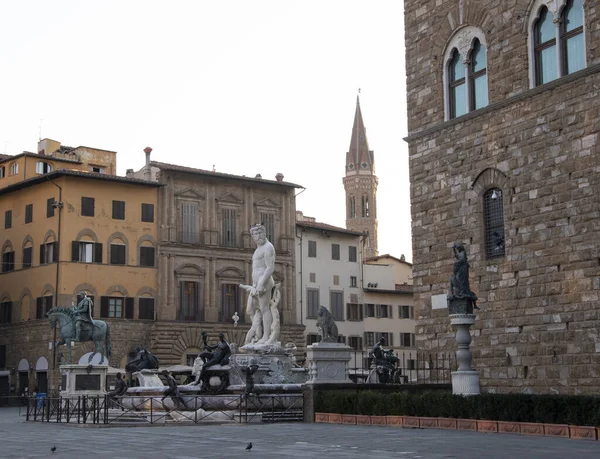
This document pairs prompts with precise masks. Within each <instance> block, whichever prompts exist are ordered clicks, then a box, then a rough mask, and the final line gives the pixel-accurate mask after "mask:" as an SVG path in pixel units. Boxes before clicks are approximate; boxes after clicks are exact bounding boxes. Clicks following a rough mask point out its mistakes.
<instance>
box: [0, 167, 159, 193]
mask: <svg viewBox="0 0 600 459" xmlns="http://www.w3.org/2000/svg"><path fill="white" fill-rule="evenodd" d="M63 176H70V177H79V178H84V179H90V180H102V181H107V182H120V183H128V184H131V185H142V186H150V187H160V186H162V185H161V184H159V183H157V182H149V181H147V180H141V179H135V178H128V177H121V176H118V175H108V174H100V173H97V172H85V171H73V170H67V169H57V170H54V171H52V172H49V173H47V174H43V175H39V176H37V177H33V178H30V179H27V180H23V181H21V182H17V183H15V184H13V185H9V186H7V187H5V188H0V195H3V194H7V193H10V192H12V191H16V190H20V189H23V188H27V187H28V186H32V185H37V184H38V183H42V182H46V181H48V180H51V179H53V178H58V177H63Z"/></svg>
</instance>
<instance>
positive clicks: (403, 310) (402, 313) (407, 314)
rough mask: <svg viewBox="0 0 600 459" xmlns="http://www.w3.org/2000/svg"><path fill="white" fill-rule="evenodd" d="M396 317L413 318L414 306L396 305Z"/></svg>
mask: <svg viewBox="0 0 600 459" xmlns="http://www.w3.org/2000/svg"><path fill="white" fill-rule="evenodd" d="M398 317H399V318H400V319H414V318H415V308H414V306H405V305H401V306H398Z"/></svg>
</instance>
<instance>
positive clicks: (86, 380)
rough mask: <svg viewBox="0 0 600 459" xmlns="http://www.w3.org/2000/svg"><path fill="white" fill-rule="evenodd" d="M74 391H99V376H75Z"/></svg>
mask: <svg viewBox="0 0 600 459" xmlns="http://www.w3.org/2000/svg"><path fill="white" fill-rule="evenodd" d="M75 390H100V375H75Z"/></svg>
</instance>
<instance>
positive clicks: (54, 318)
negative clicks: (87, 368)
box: [46, 306, 112, 364]
mask: <svg viewBox="0 0 600 459" xmlns="http://www.w3.org/2000/svg"><path fill="white" fill-rule="evenodd" d="M46 315H47V316H48V318H49V320H50V327H51V328H54V327H56V323H57V322H58V328H59V331H60V340H57V341H56V343H55V345H56V346H60V345H62V344H66V345H67V350H68V353H69V357H68V362H69V363H71V341H73V340H74V339H75V318H76V316H77V313H76V312H75V310H74V309H73V308H68V307H62V306H55V307H53V308H52V309H50V310H49V311H48V312H47V313H46ZM82 325H84V324H82ZM102 340H104V343H105V346H106V354H105V352H104V351H105V349H104V348H103V347H102ZM79 341H80V342H86V341H93V342H94V344H95V345H96V349H95V351H94V352H93V353H92V354H90V357H89V359H88V363H90V362H91V361H92V358H93V357H94V355H96V354H97V353H100V356H101V357H102V358H101V359H100V363H101V364H102V363H103V362H104V356H105V355H106V356H107V357H110V356H111V354H112V348H111V345H110V327H109V326H108V324H107V323H106V322H104V321H103V320H94V323H93V324H87V323H86V324H85V326H82V328H81V333H80V335H79ZM107 363H108V362H107Z"/></svg>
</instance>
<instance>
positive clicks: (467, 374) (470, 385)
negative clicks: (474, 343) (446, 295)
mask: <svg viewBox="0 0 600 459" xmlns="http://www.w3.org/2000/svg"><path fill="white" fill-rule="evenodd" d="M450 311H452V308H450ZM471 311H472V307H471ZM450 323H451V324H452V326H453V327H454V328H455V329H456V343H457V344H458V351H456V360H457V362H458V370H457V371H453V372H452V393H453V394H457V395H478V394H479V393H480V391H479V372H477V371H476V370H473V368H471V360H472V355H471V350H470V349H469V346H470V344H471V333H470V332H469V329H470V328H471V325H473V324H474V323H475V315H474V314H450Z"/></svg>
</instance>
